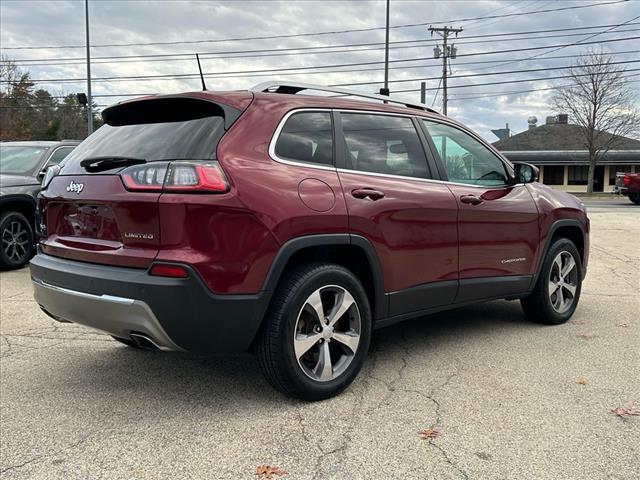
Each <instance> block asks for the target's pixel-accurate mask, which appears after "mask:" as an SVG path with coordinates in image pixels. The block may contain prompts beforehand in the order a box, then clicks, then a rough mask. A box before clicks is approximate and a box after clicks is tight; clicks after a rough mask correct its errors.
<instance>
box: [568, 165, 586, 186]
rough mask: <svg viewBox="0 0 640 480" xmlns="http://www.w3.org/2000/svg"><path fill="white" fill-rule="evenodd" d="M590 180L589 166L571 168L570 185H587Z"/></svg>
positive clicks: (572, 166)
mask: <svg viewBox="0 0 640 480" xmlns="http://www.w3.org/2000/svg"><path fill="white" fill-rule="evenodd" d="M588 178H589V166H588V165H575V166H574V165H571V166H570V167H569V185H586V184H587V179H588Z"/></svg>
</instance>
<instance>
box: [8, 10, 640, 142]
mask: <svg viewBox="0 0 640 480" xmlns="http://www.w3.org/2000/svg"><path fill="white" fill-rule="evenodd" d="M612 1H615V0H585V1H560V0H551V1H546V0H521V1H516V0H506V1H497V0H491V1H399V0H391V22H390V23H391V26H392V27H394V26H400V25H406V24H417V23H427V24H428V23H433V24H434V26H443V25H444V24H445V23H444V22H446V24H447V25H450V26H453V27H462V28H464V31H463V32H462V33H461V34H460V36H459V37H458V39H454V40H453V41H454V43H455V45H456V46H457V52H458V58H457V59H455V60H453V61H452V72H453V76H452V77H451V78H450V79H449V86H450V87H451V88H450V90H449V92H450V103H449V115H450V116H451V117H453V118H456V119H458V120H460V121H462V122H464V123H466V124H467V125H469V126H470V127H471V128H474V129H475V130H477V131H478V132H480V133H481V134H482V135H483V136H485V137H486V138H487V139H489V140H491V141H494V140H496V138H495V137H494V136H493V134H492V133H491V131H490V130H491V129H492V128H501V127H504V124H505V123H507V122H508V123H509V125H510V127H511V128H512V130H514V131H516V132H519V131H522V130H524V129H526V126H527V117H529V116H530V115H535V116H537V117H538V119H539V121H540V122H544V118H545V116H547V115H551V114H552V113H553V112H552V110H551V109H550V107H549V103H550V97H551V95H552V93H553V90H539V91H535V92H528V93H509V92H512V91H521V90H531V89H543V88H548V87H552V86H556V85H559V84H565V83H566V82H567V80H566V79H559V80H558V79H556V80H553V79H548V77H552V76H560V75H565V74H566V72H564V71H562V70H550V71H544V72H540V71H537V72H536V71H533V72H526V71H525V72H522V73H504V74H500V75H483V76H475V77H459V78H456V77H457V76H462V75H469V74H474V73H482V74H487V73H493V72H504V71H513V70H528V69H534V70H535V69H539V68H545V67H563V66H566V65H570V64H571V63H572V62H573V61H574V56H575V55H579V54H584V53H585V51H586V50H587V48H588V47H595V48H598V49H599V48H603V49H604V50H605V51H607V52H610V53H615V55H614V58H615V60H616V61H636V62H638V61H639V59H640V55H639V53H638V52H639V50H638V44H639V43H638V41H639V40H638V39H637V38H636V39H632V38H630V37H638V36H640V33H639V32H640V18H638V19H636V20H632V19H633V18H634V17H638V16H640V1H639V0H631V1H627V2H619V3H611V4H609V5H598V6H591V7H586V8H575V9H568V10H562V11H555V12H547V13H537V14H535V13H531V14H526V15H518V16H515V15H514V16H509V17H503V18H499V19H481V20H465V19H470V18H473V17H485V16H490V15H509V14H523V13H528V12H535V11H538V10H548V9H559V8H563V7H585V6H587V5H591V4H598V3H604V2H612ZM89 10H90V24H91V44H92V45H94V47H92V49H91V55H92V57H93V59H94V61H93V63H92V75H93V77H94V78H96V79H99V78H100V77H114V76H117V77H119V76H147V75H175V74H193V73H197V66H196V63H195V59H194V58H192V57H190V56H185V57H170V58H173V59H172V60H171V61H166V57H148V59H149V58H152V59H154V60H156V59H162V60H163V61H153V62H150V61H141V59H139V58H137V59H136V58H133V59H124V60H123V59H119V60H115V61H114V60H112V59H111V60H110V59H102V60H101V59H99V58H98V57H108V56H135V55H168V54H190V53H194V52H199V53H200V54H203V55H202V57H203V58H202V64H203V65H202V66H203V70H204V72H205V73H208V74H210V78H208V79H207V87H208V88H209V89H210V90H224V89H243V88H247V87H249V86H251V85H253V84H255V83H258V82H261V81H265V80H274V79H278V80H282V79H287V80H295V81H299V82H307V83H320V84H341V83H358V82H379V83H375V84H370V85H357V86H352V87H349V88H353V89H357V90H360V91H366V92H376V91H377V90H378V89H379V88H380V87H381V86H382V83H381V82H382V80H383V78H384V73H383V70H382V64H381V63H380V64H375V63H372V64H369V65H366V66H363V67H327V68H324V70H325V71H327V70H329V71H335V70H350V71H349V72H341V73H317V72H320V71H322V69H318V70H301V71H299V73H300V74H296V75H292V74H291V73H288V74H281V73H278V72H271V73H267V75H263V76H253V77H251V76H249V75H250V74H247V73H243V74H241V75H242V76H239V75H240V74H238V75H227V76H226V78H220V77H221V74H224V73H225V72H237V71H244V70H264V69H277V68H292V67H295V68H297V67H318V66H326V65H343V64H350V63H361V62H382V61H383V60H384V49H383V47H382V45H380V42H383V41H384V30H383V29H375V28H376V27H384V23H385V3H384V1H329V0H325V1H322V2H315V1H292V0H290V1H285V2H277V1H261V2H241V1H227V2H214V1H187V0H184V1H156V2H147V1H110V0H100V1H97V0H90V2H89ZM0 22H1V25H0V27H1V37H0V40H1V47H2V54H3V55H6V56H8V57H9V58H12V59H16V60H17V63H18V64H21V65H24V66H23V68H24V69H26V70H29V71H30V72H31V77H32V78H34V79H38V80H41V79H42V80H43V81H41V82H38V84H39V85H40V86H42V87H43V88H46V89H48V90H49V91H51V92H55V93H56V94H59V95H61V94H65V93H70V92H80V91H85V90H86V84H85V83H82V82H78V81H73V79H80V78H84V77H85V75H86V67H85V65H84V63H83V59H84V55H85V51H84V49H83V48H47V49H14V48H13V47H42V46H56V47H59V46H80V47H82V46H83V45H84V42H85V29H84V28H85V25H84V1H71V0H69V1H63V0H58V1H25V0H22V1H13V0H2V2H0ZM623 22H630V23H628V24H626V25H624V26H621V27H617V28H611V27H605V26H606V25H615V24H621V23H623ZM573 27H597V28H590V29H583V30H573V31H558V32H552V33H546V34H529V35H508V36H499V37H482V38H469V37H470V36H477V35H489V34H494V35H495V34H498V33H513V32H527V31H536V30H548V29H566V28H573ZM353 29H373V30H369V31H361V32H350V33H334V34H324V35H311V36H298V37H288V38H271V39H264V38H263V39H254V40H246V37H268V36H274V35H292V34H302V33H318V32H327V31H338V30H353ZM605 30H610V31H608V32H605V33H602V34H600V35H598V36H596V37H594V38H592V39H588V38H587V37H590V36H592V35H594V34H596V33H599V32H604V31H605ZM523 36H527V37H533V38H527V39H522V37H523ZM238 38H240V39H242V38H245V40H237V39H238ZM229 39H235V40H229ZM611 39H625V40H624V41H616V42H608V43H607V42H603V41H606V40H611ZM626 39H628V40H626ZM202 40H205V41H206V40H225V41H215V42H199V43H190V44H185V43H176V44H170V45H166V44H165V45H143V44H146V43H153V42H184V41H202ZM415 40H424V42H420V43H417V44H415V43H396V44H392V48H391V51H390V60H391V61H392V63H391V67H392V68H391V69H390V71H389V78H390V80H391V83H390V88H391V91H392V94H393V92H394V91H397V90H411V89H416V90H417V89H419V87H420V82H419V80H418V79H423V78H424V79H427V80H426V81H427V88H428V89H431V90H429V91H428V92H427V103H428V104H431V102H432V101H433V100H434V94H435V93H436V90H435V89H437V88H438V85H439V80H438V77H439V76H440V75H441V73H442V63H441V60H435V59H434V58H433V47H434V43H435V40H431V37H430V35H429V32H428V31H427V26H413V27H401V28H392V29H391V36H390V41H391V42H403V41H415ZM585 41H588V42H603V43H598V44H592V45H586V44H584V43H583V44H581V45H580V44H578V45H573V46H568V47H564V48H561V49H559V50H557V51H550V50H551V49H549V50H530V51H520V52H504V53H497V54H483V55H469V56H464V55H468V54H474V53H480V52H494V51H500V50H510V49H519V48H527V47H537V46H548V45H566V44H574V43H576V42H585ZM105 44H110V45H111V44H133V45H130V46H100V45H105ZM353 44H373V45H365V46H362V47H338V48H333V49H327V48H326V47H327V46H335V45H353ZM301 47H304V48H307V49H306V50H299V51H292V50H288V51H287V50H285V51H280V52H275V51H272V49H273V50H280V49H293V48H301ZM308 47H325V48H324V50H322V49H309V48H308ZM247 50H262V51H261V52H246V51H247ZM331 50H338V51H334V52H332V51H331ZM238 51H243V52H245V53H229V52H238ZM221 52H226V53H221ZM273 53H279V55H278V56H267V55H269V54H273ZM257 55H260V56H257ZM533 55H539V57H537V58H534V59H530V60H527V58H528V57H531V56H533ZM214 56H217V57H221V56H222V57H227V58H211V57H214ZM558 56H561V57H564V58H549V57H558ZM229 57H232V58H229ZM233 57H235V58H233ZM61 58H64V59H69V58H70V59H72V60H63V61H61V60H60V59H61ZM75 58H77V59H78V60H73V59H75ZM43 59H52V60H50V61H49V62H45V63H47V64H46V65H39V66H35V65H34V63H37V62H33V60H43ZM405 59H417V60H414V61H409V62H397V60H405ZM30 60H31V62H29V61H30ZM513 60H517V61H513ZM107 61H108V62H109V63H105V62H107ZM506 61H512V62H511V63H501V62H506ZM61 62H66V63H72V64H67V65H59V63H61ZM470 62H487V63H470ZM51 63H58V65H52V64H51ZM638 63H640V62H638ZM638 63H627V64H622V65H620V67H621V68H626V69H628V70H633V69H638V68H640V66H639V65H638ZM356 68H361V69H367V70H366V71H352V70H354V69H356ZM374 69H375V70H374ZM312 72H313V73H312ZM639 72H640V70H638V71H629V72H628V73H627V75H629V80H630V81H635V82H636V83H631V84H630V85H631V86H632V87H634V88H636V89H638V90H639V91H640V82H639V81H638V80H640V75H639ZM632 75H636V76H635V77H632ZM216 77H217V78H216ZM543 77H544V78H545V79H541V80H536V81H526V82H521V83H520V82H517V83H513V84H500V85H485V86H482V85H479V84H483V83H489V82H503V81H510V82H511V81H517V80H522V79H531V78H536V79H540V78H543ZM49 79H71V81H68V82H65V83H47V82H46V81H45V80H49ZM404 79H411V81H407V82H396V81H398V80H404ZM199 89H200V80H199V79H198V78H187V79H184V78H182V79H171V78H169V79H162V80H160V79H154V80H145V81H125V80H117V81H113V80H110V81H99V80H96V81H95V82H94V83H93V93H94V94H95V95H101V94H102V95H105V94H107V95H112V94H142V93H172V92H180V91H189V90H199ZM496 94H502V95H501V96H493V97H486V96H485V97H484V98H467V99H465V98H464V97H474V96H482V95H496ZM394 96H397V97H399V98H405V99H412V100H418V99H419V92H417V91H416V92H410V93H398V94H395V95H394ZM121 99H122V98H121V97H120V98H118V97H96V99H95V100H96V101H97V103H99V104H100V105H106V104H109V103H113V102H115V101H118V100H121ZM434 106H435V107H436V108H438V109H441V106H442V103H441V96H440V94H438V97H437V98H436V99H435V104H434Z"/></svg>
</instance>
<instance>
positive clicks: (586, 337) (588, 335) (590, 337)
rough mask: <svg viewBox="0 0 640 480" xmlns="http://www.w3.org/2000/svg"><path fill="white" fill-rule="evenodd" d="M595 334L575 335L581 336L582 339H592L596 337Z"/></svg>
mask: <svg viewBox="0 0 640 480" xmlns="http://www.w3.org/2000/svg"><path fill="white" fill-rule="evenodd" d="M596 336H597V335H592V334H585V333H583V334H581V335H576V337H578V338H581V339H582V340H592V339H594V338H596Z"/></svg>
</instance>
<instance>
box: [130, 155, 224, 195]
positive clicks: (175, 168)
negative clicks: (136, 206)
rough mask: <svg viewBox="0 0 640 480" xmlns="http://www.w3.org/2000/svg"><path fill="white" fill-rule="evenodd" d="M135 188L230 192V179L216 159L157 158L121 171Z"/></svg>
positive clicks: (152, 190) (186, 191)
mask: <svg viewBox="0 0 640 480" xmlns="http://www.w3.org/2000/svg"><path fill="white" fill-rule="evenodd" d="M120 178H121V179H122V183H123V184H124V186H125V188H126V189H127V190H129V191H131V192H178V193H179V192H182V193H226V192H228V191H229V182H228V181H227V177H226V175H225V174H224V172H223V171H222V168H221V167H220V164H219V163H218V162H216V161H207V162H192V161H174V162H153V163H146V164H143V165H134V166H132V167H129V168H127V169H125V170H123V171H122V172H120Z"/></svg>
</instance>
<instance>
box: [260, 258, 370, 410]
mask: <svg viewBox="0 0 640 480" xmlns="http://www.w3.org/2000/svg"><path fill="white" fill-rule="evenodd" d="M331 289H335V290H336V291H338V292H339V291H340V289H342V290H344V291H346V292H347V293H349V294H350V295H351V297H352V299H353V300H354V304H352V305H355V307H353V306H352V307H350V308H349V310H348V311H347V312H345V313H344V314H342V315H340V316H339V318H340V319H341V320H339V321H338V322H337V323H336V324H335V328H336V332H337V331H338V326H339V325H341V324H342V325H344V323H341V322H345V321H346V322H347V323H348V324H349V325H351V323H350V322H352V321H353V318H354V317H355V316H356V315H359V323H358V328H359V330H360V332H359V335H360V336H359V342H358V345H357V347H355V352H353V351H352V350H349V349H347V348H346V347H345V346H344V344H343V343H341V342H340V341H337V340H336V339H335V338H330V339H328V340H323V339H320V340H318V342H317V343H311V344H310V345H312V346H311V347H310V348H309V350H308V355H312V356H313V355H315V353H314V350H315V349H316V348H317V349H318V350H317V352H318V353H317V355H318V360H317V361H318V364H317V365H320V360H319V356H320V354H321V350H320V349H321V348H324V347H326V349H327V350H326V351H327V352H329V348H330V347H331V349H332V350H331V351H330V354H329V357H330V359H331V364H332V368H329V371H331V375H330V376H332V377H333V376H334V375H335V378H330V379H326V380H315V379H313V378H312V377H311V375H313V371H312V370H311V369H306V370H305V367H303V366H302V365H303V363H304V362H305V361H306V360H304V359H305V355H301V356H296V353H295V347H294V340H296V339H297V340H299V338H300V337H299V335H300V333H299V332H298V333H297V330H296V328H298V327H299V326H300V325H301V323H299V318H300V319H302V318H303V315H305V314H308V313H307V312H309V310H305V309H307V308H308V305H309V303H308V300H309V299H310V298H311V297H312V294H314V293H315V292H322V293H320V294H319V295H320V296H321V297H322V303H323V309H324V308H327V309H328V308H329V305H328V304H327V306H324V303H325V301H327V298H329V299H330V298H331V297H330V296H331V295H332V293H331ZM326 292H329V293H328V294H327V293H326ZM323 295H324V296H323ZM327 295H329V297H327ZM338 295H339V294H337V295H336V298H338ZM342 298H346V294H344V296H343V297H342ZM340 302H342V300H340ZM335 305H338V300H336V303H335ZM332 313H333V310H331V311H330V312H329V314H328V315H327V316H326V317H325V318H329V317H330V316H331V314H332ZM347 314H348V315H347ZM314 315H315V316H313V315H311V317H312V320H307V322H308V324H310V325H314V324H313V323H312V322H313V321H315V320H317V318H318V317H319V315H318V314H314ZM302 324H304V321H303V320H302ZM327 325H328V323H327ZM314 328H316V329H320V330H322V331H323V332H324V329H325V328H327V329H330V327H329V326H326V327H325V326H324V325H323V326H319V325H316V326H315V327H314ZM341 328H344V327H341ZM349 328H351V327H349ZM332 331H333V330H332ZM314 332H319V330H313V331H311V332H310V333H309V334H308V336H309V337H311V335H314V336H315V335H316V334H315V333H314ZM350 332H352V330H350ZM317 335H322V334H321V333H318V334H317ZM297 340H296V341H297ZM332 341H333V343H331V342H332ZM370 341H371V308H370V306H369V300H368V298H367V294H366V292H365V291H364V288H362V285H361V284H360V282H359V281H358V279H357V278H356V277H355V276H354V275H353V273H351V272H350V271H349V270H347V269H345V268H343V267H341V266H339V265H334V264H328V263H313V264H310V265H306V266H303V267H299V268H296V269H295V270H293V271H291V272H289V273H288V274H287V275H286V276H285V277H284V278H283V280H282V281H281V282H280V284H279V285H278V288H277V290H276V292H275V294H274V297H273V299H272V301H271V305H270V307H269V310H268V312H267V315H266V317H265V320H264V324H263V326H262V330H261V332H260V336H259V338H258V341H257V344H256V353H257V357H258V360H259V363H260V367H261V370H262V372H263V374H264V376H265V377H266V379H267V380H268V382H269V383H270V384H271V385H272V386H273V387H274V388H276V389H277V390H279V391H280V392H282V393H284V394H285V395H288V396H291V397H296V398H300V399H303V400H322V399H325V398H329V397H332V396H334V395H337V394H338V393H340V392H341V391H342V390H344V389H345V388H347V387H348V386H349V384H350V383H351V382H352V381H353V379H354V378H355V377H356V375H357V374H358V372H359V371H360V369H361V368H362V364H363V362H364V359H365V356H366V355H367V352H368V349H369V343H370ZM323 342H327V344H326V346H325V345H324V343H323ZM298 345H299V344H298ZM346 353H349V355H348V357H349V362H350V363H346V362H345V363H344V364H343V365H345V367H344V370H343V371H342V372H341V373H340V374H338V373H337V372H334V370H333V367H335V368H336V369H338V365H340V362H341V361H342V359H343V358H346V357H347V355H345V354H346ZM351 353H353V354H352V355H351ZM334 354H337V356H338V357H339V360H338V362H337V363H335V364H334V363H333V361H334V360H333V358H335V356H336V355H334ZM341 355H345V356H344V357H343V356H341ZM298 358H300V360H299V359H298ZM305 371H306V373H305Z"/></svg>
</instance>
